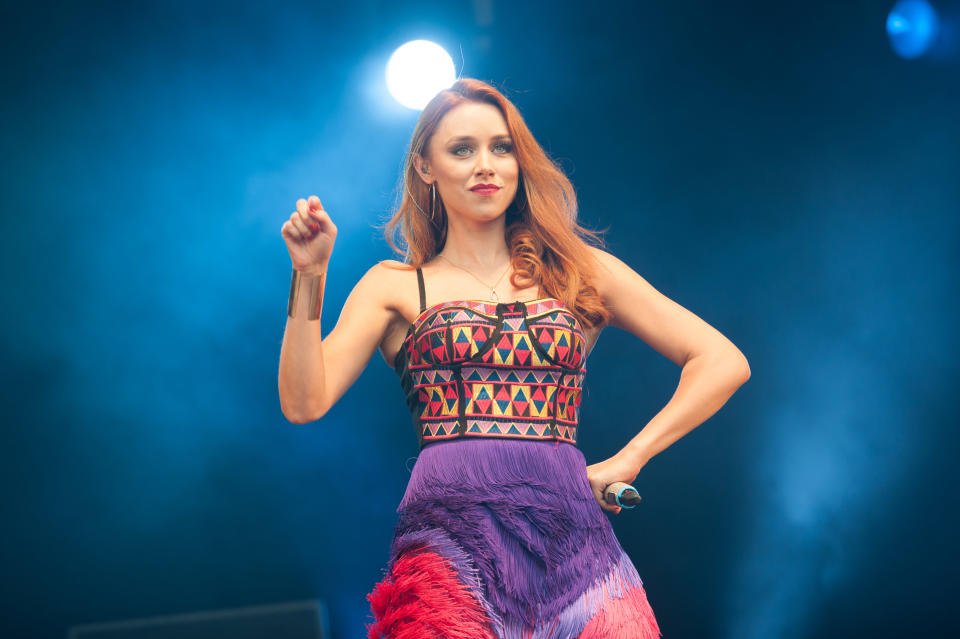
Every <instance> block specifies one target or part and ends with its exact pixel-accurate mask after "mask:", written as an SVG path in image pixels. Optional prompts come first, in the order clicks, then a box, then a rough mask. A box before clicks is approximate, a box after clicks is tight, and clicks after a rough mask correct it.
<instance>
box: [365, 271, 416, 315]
mask: <svg viewBox="0 0 960 639" xmlns="http://www.w3.org/2000/svg"><path fill="white" fill-rule="evenodd" d="M367 274H368V275H369V276H370V277H371V278H372V279H373V284H374V285H375V286H376V288H377V289H378V291H379V294H380V298H381V299H382V300H383V301H384V306H386V308H388V309H390V310H393V311H396V310H398V309H399V308H400V306H401V303H402V300H403V299H404V297H405V296H406V295H407V289H408V288H409V287H410V286H411V285H412V286H413V288H414V289H416V275H415V271H414V269H412V268H410V265H409V264H405V263H404V262H400V261H398V260H380V261H379V262H377V263H376V264H374V265H373V266H371V267H370V270H369V271H367Z"/></svg>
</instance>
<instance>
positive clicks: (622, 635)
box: [577, 588, 663, 639]
mask: <svg viewBox="0 0 960 639" xmlns="http://www.w3.org/2000/svg"><path fill="white" fill-rule="evenodd" d="M661 636H663V635H662V633H661V632H660V626H659V625H657V619H656V617H654V615H653V609H651V608H650V603H649V602H648V601H647V593H646V592H645V591H644V589H643V588H631V589H630V590H629V591H628V592H627V595H626V596H625V597H622V598H620V599H606V598H605V600H604V604H603V609H602V610H601V611H600V612H598V613H597V614H596V615H595V616H594V617H593V619H591V620H590V623H588V624H587V627H586V628H584V629H583V632H582V633H580V635H578V637H577V639H658V638H659V637H661Z"/></svg>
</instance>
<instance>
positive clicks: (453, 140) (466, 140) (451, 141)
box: [447, 134, 510, 144]
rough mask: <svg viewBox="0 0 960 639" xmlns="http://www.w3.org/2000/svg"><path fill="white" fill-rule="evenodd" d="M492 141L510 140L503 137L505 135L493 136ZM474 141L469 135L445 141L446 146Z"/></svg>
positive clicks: (508, 137)
mask: <svg viewBox="0 0 960 639" xmlns="http://www.w3.org/2000/svg"><path fill="white" fill-rule="evenodd" d="M492 139H494V140H509V139H510V136H509V135H505V134H504V135H495V136H493V138H492ZM475 140H476V138H475V137H473V136H470V135H461V136H459V137H456V138H450V139H449V140H447V144H451V143H453V142H473V141H475Z"/></svg>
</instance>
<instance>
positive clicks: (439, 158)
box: [414, 102, 520, 221]
mask: <svg viewBox="0 0 960 639" xmlns="http://www.w3.org/2000/svg"><path fill="white" fill-rule="evenodd" d="M424 164H425V165H426V169H427V171H429V172H425V171H424V166H423V165H424ZM414 166H415V167H416V168H417V171H418V173H419V174H420V177H422V178H423V181H424V182H426V183H427V184H430V183H432V182H436V185H437V191H438V193H437V195H438V196H439V197H440V198H441V199H442V200H443V204H444V206H445V207H446V210H447V214H448V215H450V216H461V217H465V218H470V219H473V220H476V221H489V220H493V219H496V218H497V217H499V216H500V215H502V214H503V212H504V211H505V210H506V209H507V207H508V206H509V205H510V203H511V202H512V201H513V198H514V196H515V195H516V194H517V184H518V179H519V175H520V166H519V164H518V163H517V157H516V155H514V152H513V141H512V140H511V139H510V134H509V132H508V129H507V122H506V120H504V118H503V115H502V114H501V113H500V110H499V109H498V108H497V107H495V106H493V105H492V104H486V103H480V102H464V103H462V104H458V105H457V106H455V107H454V108H452V109H451V110H450V111H448V112H447V114H446V115H445V116H443V118H442V119H441V120H440V124H439V125H438V126H437V130H436V131H434V134H433V137H432V138H431V139H430V144H429V148H428V149H427V158H426V162H425V163H424V162H422V161H421V160H420V159H419V158H416V159H415V161H414ZM478 184H493V185H496V186H498V187H500V188H499V189H497V190H495V191H492V192H490V191H472V190H471V188H473V187H475V186H477V185H478Z"/></svg>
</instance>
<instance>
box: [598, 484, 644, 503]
mask: <svg viewBox="0 0 960 639" xmlns="http://www.w3.org/2000/svg"><path fill="white" fill-rule="evenodd" d="M641 499H642V498H641V497H640V493H638V492H637V489H636V488H634V487H633V486H631V485H630V484H627V483H625V482H622V481H615V482H613V483H612V484H610V485H609V486H607V487H606V488H605V489H604V491H603V500H604V501H605V502H607V503H608V504H610V505H611V506H613V505H617V506H620V507H621V508H636V506H637V504H639V503H640V500H641Z"/></svg>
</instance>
